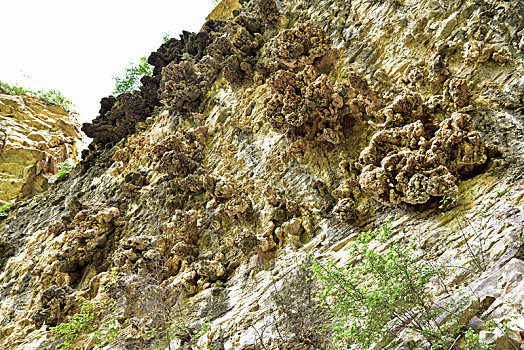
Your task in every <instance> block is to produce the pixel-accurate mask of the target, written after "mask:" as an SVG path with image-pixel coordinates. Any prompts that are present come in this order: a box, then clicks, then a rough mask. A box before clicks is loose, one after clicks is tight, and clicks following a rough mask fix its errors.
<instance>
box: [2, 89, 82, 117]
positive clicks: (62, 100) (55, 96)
mask: <svg viewBox="0 0 524 350" xmlns="http://www.w3.org/2000/svg"><path fill="white" fill-rule="evenodd" d="M2 91H3V93H6V94H8V95H25V96H31V97H34V98H38V99H41V100H44V101H46V102H48V103H52V104H56V105H59V106H61V107H63V108H65V109H66V110H68V111H69V112H71V113H73V114H74V113H76V112H75V105H74V103H73V102H71V100H69V99H67V98H66V97H65V96H64V95H62V93H61V92H60V91H58V90H48V91H46V90H38V91H33V90H30V89H27V88H24V87H22V86H18V85H13V84H9V83H6V82H3V81H0V92H2Z"/></svg>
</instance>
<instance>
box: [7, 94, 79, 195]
mask: <svg viewBox="0 0 524 350" xmlns="http://www.w3.org/2000/svg"><path fill="white" fill-rule="evenodd" d="M83 140H84V136H83V134H82V133H81V132H80V128H79V124H78V122H77V121H76V119H75V118H74V116H72V115H70V114H69V112H68V111H66V110H65V109H63V108H62V107H60V106H57V105H52V104H49V103H47V102H44V101H41V100H38V99H36V98H32V97H28V96H12V95H5V94H0V203H1V202H9V201H11V200H13V199H15V198H23V197H27V196H30V195H33V194H35V193H39V192H42V191H43V190H45V189H47V179H49V178H50V177H51V176H53V175H54V174H56V173H57V172H58V167H57V165H58V164H59V163H63V162H64V161H65V160H66V159H71V160H72V161H73V162H74V163H76V162H78V161H79V160H80V153H79V151H80V148H81V147H82V142H83Z"/></svg>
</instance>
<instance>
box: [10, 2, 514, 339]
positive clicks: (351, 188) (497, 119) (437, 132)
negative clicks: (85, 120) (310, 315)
mask: <svg viewBox="0 0 524 350" xmlns="http://www.w3.org/2000/svg"><path fill="white" fill-rule="evenodd" d="M523 16H524V4H523V3H522V2H518V1H514V2H506V1H496V0H492V1H448V2H446V3H442V2H439V1H408V0H406V1H380V2H379V1H351V2H348V1H338V0H321V1H309V0H292V1H273V0H252V1H249V2H247V4H245V6H243V7H242V8H241V9H239V10H236V11H234V13H233V17H232V18H231V19H229V20H228V21H218V20H210V21H208V22H206V24H205V25H204V26H203V29H202V31H201V32H200V33H197V34H194V33H183V35H182V36H181V38H180V39H179V40H177V39H171V40H170V41H168V42H167V43H165V44H163V45H162V46H161V47H160V48H159V50H158V51H157V52H154V53H152V54H151V56H150V57H149V62H150V63H151V64H153V65H154V66H155V70H154V75H153V76H152V77H145V78H144V79H143V80H142V82H143V87H142V88H141V89H140V90H139V91H136V92H134V93H131V94H122V95H120V96H118V97H116V98H115V97H112V96H111V97H108V98H104V99H102V102H101V110H100V115H99V116H98V117H97V118H96V119H95V120H94V121H93V123H91V124H85V125H84V127H83V130H84V131H85V132H86V134H87V135H88V136H90V137H92V138H93V139H94V141H93V143H92V144H91V146H90V147H89V151H88V152H86V154H85V157H84V160H83V161H82V162H81V163H80V164H79V165H78V166H77V167H76V168H75V170H74V171H73V172H72V174H71V176H70V177H69V178H68V179H66V181H65V182H64V183H62V184H61V185H60V186H59V187H57V188H56V189H55V190H54V191H53V192H50V193H44V194H41V195H38V196H36V197H34V198H33V199H31V201H30V202H29V201H28V202H25V203H21V204H20V206H19V208H18V209H17V210H16V211H15V213H14V215H13V216H12V217H11V218H10V219H8V220H6V222H4V224H3V226H2V228H1V229H2V241H4V242H5V243H2V246H0V249H2V251H0V257H2V260H1V261H0V266H1V273H0V283H1V285H2V288H1V289H0V300H1V304H0V323H1V324H2V328H1V331H0V344H2V346H0V348H2V349H52V348H55V347H56V346H57V344H59V343H60V340H52V339H51V335H50V333H49V327H52V326H56V325H58V324H60V323H63V322H66V321H67V320H68V317H69V316H72V315H74V314H75V313H76V314H79V313H82V310H81V303H82V302H81V300H79V299H78V298H75V296H78V295H82V296H83V297H84V298H86V300H89V303H91V304H90V305H95V306H96V308H97V310H99V311H100V313H97V314H96V317H95V318H96V319H93V320H91V321H90V322H92V324H93V327H94V328H95V329H98V330H99V331H100V332H102V333H103V334H110V330H111V329H112V328H111V327H116V329H117V331H118V339H111V338H105V340H106V341H105V342H102V344H101V347H103V348H106V349H120V348H121V349H148V348H152V347H153V346H155V344H156V345H159V344H160V343H159V342H160V341H164V345H163V346H164V348H168V345H167V343H170V344H171V345H170V348H195V349H203V348H206V347H209V346H214V348H215V349H295V348H296V349H304V348H311V349H316V348H322V347H323V346H324V344H325V343H323V341H324V340H323V341H320V340H317V341H316V342H313V340H312V339H309V340H308V339H305V338H304V337H302V338H301V336H303V333H300V334H299V333H298V332H296V331H292V330H290V328H289V327H287V328H286V327H285V324H286V322H289V319H290V318H289V317H291V315H292V314H293V313H294V312H295V311H296V310H295V311H294V310H292V309H289V313H288V315H282V314H281V313H278V312H275V308H276V306H275V305H277V304H278V302H275V298H276V299H278V297H275V296H278V295H281V296H282V295H284V294H285V292H286V291H289V292H290V293H291V297H290V299H289V300H288V304H289V305H291V306H290V307H292V306H293V305H294V306H295V307H298V306H297V305H296V304H297V303H296V302H294V304H293V303H291V302H290V300H295V301H297V300H298V304H302V305H305V306H307V307H309V305H310V304H306V302H311V300H310V299H307V298H306V296H305V294H307V293H306V292H305V291H306V290H309V288H310V287H309V285H308V284H307V283H306V279H305V278H304V279H302V283H301V284H302V285H303V286H305V287H303V288H302V290H300V289H299V292H297V288H296V284H297V283H296V282H295V283H294V284H293V283H292V281H293V279H295V280H296V278H297V277H296V276H297V274H296V273H295V272H294V271H296V270H297V267H298V266H299V264H300V263H299V262H300V261H301V259H302V258H303V257H304V255H306V253H307V252H309V253H310V254H312V255H314V256H316V257H318V259H319V260H320V261H328V260H331V261H337V262H338V263H339V264H342V263H344V262H346V260H347V257H348V251H347V249H346V248H344V247H345V245H346V244H347V243H349V242H351V241H354V240H355V239H356V237H357V235H358V234H359V233H361V232H364V231H367V230H370V229H373V228H376V227H378V226H379V225H380V224H381V223H383V222H386V221H388V220H390V221H392V225H393V227H395V235H394V236H393V237H390V238H389V241H388V242H386V243H384V244H383V245H378V246H377V247H376V251H377V252H380V251H384V250H387V248H388V246H390V245H391V244H393V242H395V241H398V240H399V239H401V240H406V242H412V243H414V244H415V246H416V250H417V252H418V253H417V254H418V256H419V258H420V259H423V260H425V261H429V262H430V263H432V264H435V265H439V266H440V265H442V266H454V267H456V268H455V269H449V270H448V271H447V274H446V275H445V276H443V277H441V281H440V282H439V283H441V284H444V286H445V288H444V289H442V288H438V286H437V285H438V284H439V283H436V282H435V281H433V282H435V283H434V285H433V284H432V285H431V288H430V290H431V293H432V295H433V297H434V299H433V300H434V301H435V303H437V304H438V303H440V304H442V303H447V304H446V305H448V304H449V303H453V300H455V301H456V300H463V299H462V298H463V297H464V295H466V294H467V295H468V298H466V299H464V300H467V301H466V302H465V303H464V304H465V306H464V307H463V308H462V309H461V311H459V312H457V313H454V314H453V315H452V316H453V317H454V318H455V319H456V322H457V324H458V325H459V326H466V325H468V324H469V326H470V327H472V329H474V332H475V334H479V335H480V336H481V338H482V339H484V340H486V342H492V343H494V344H496V346H497V349H513V348H517V349H518V348H520V347H521V346H522V336H523V335H524V333H523V332H524V315H523V314H522V309H521V305H522V303H523V302H524V300H523V298H524V285H523V279H522V274H523V272H524V261H523V260H522V259H523V241H522V225H523V221H524V216H523V215H524V214H523V212H522V205H523V203H522V199H523V198H524V188H523V180H522V166H523V159H522V154H523V147H524V143H523V140H524V138H523V132H524V129H523V124H522V123H523V120H524V118H523V115H522V103H523V98H524V80H523V78H522V77H523V74H522V73H523V69H524V65H523V58H524V56H523V53H522V50H524V18H523ZM472 190H473V191H472ZM443 196H448V197H451V198H461V199H460V200H459V201H458V203H454V205H455V207H454V209H453V210H454V211H455V212H457V211H460V212H461V214H460V215H461V218H464V220H465V221H457V220H452V219H451V218H452V217H450V216H449V215H444V216H443V215H442V213H443V209H442V208H440V202H439V200H440V199H441V198H442V197H443ZM456 196H459V197H456ZM448 214H449V213H448ZM457 222H458V223H459V225H460V222H466V224H464V225H462V226H460V227H458V226H457ZM299 284H300V283H299ZM293 293H295V294H293ZM474 301H477V303H475V302H474ZM109 305H110V306H109ZM311 309H313V306H311ZM304 312H305V311H304ZM286 317H288V318H287V319H286ZM481 317H484V318H486V317H487V318H489V319H491V320H493V322H495V323H496V324H497V327H494V328H493V327H492V328H489V327H487V326H486V325H484V324H481V323H482V322H481V321H480V318H481ZM175 320H176V322H175ZM477 320H478V321H477ZM169 321H170V322H171V323H169ZM173 322H175V323H173ZM169 324H171V326H172V327H171V331H172V332H166V327H167V328H169V327H168V325H169ZM203 324H204V326H203ZM479 324H481V325H479ZM113 325H116V326H113ZM174 325H176V327H175V326H174ZM279 325H280V328H279ZM404 326H405V329H406V332H404V333H402V332H399V333H397V336H396V338H395V339H394V340H393V341H392V342H391V343H389V345H387V344H385V343H381V344H382V345H380V344H379V345H376V346H375V347H374V348H375V349H378V348H381V346H386V345H387V346H389V347H390V348H398V349H404V348H407V347H408V346H411V347H413V346H414V347H416V348H421V349H427V348H429V345H428V344H427V343H425V342H424V339H421V338H417V337H416V336H410V335H409V332H407V330H408V329H409V328H410V327H409V324H406V325H404ZM504 327H507V328H504ZM175 328H176V329H175ZM89 329H90V328H89ZM153 329H156V331H152V330H153ZM504 329H506V331H503V330H504ZM175 335H176V337H175ZM456 336H457V339H458V340H457V344H463V343H461V341H462V340H460V332H459V333H457V335H456ZM459 340H460V341H459ZM166 341H167V342H166ZM326 341H327V340H326ZM409 341H412V345H408V342H409ZM95 343H96V341H95V339H94V337H93V334H92V333H91V332H90V331H89V330H88V329H82V330H80V331H79V332H78V334H76V335H75V337H74V344H75V346H76V348H79V349H91V348H93V347H94V346H95ZM413 344H414V345H413Z"/></svg>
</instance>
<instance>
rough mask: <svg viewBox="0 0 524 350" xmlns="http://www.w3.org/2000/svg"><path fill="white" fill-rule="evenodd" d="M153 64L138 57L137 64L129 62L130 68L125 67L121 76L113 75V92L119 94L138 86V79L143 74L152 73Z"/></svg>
mask: <svg viewBox="0 0 524 350" xmlns="http://www.w3.org/2000/svg"><path fill="white" fill-rule="evenodd" d="M152 74H153V66H151V65H150V64H149V63H147V58H145V57H140V62H139V63H138V65H134V64H131V68H126V73H125V76H124V77H123V78H118V77H113V80H114V81H115V89H114V90H113V94H115V95H119V94H123V93H125V92H132V91H134V90H136V89H138V88H139V87H140V79H141V78H142V77H143V76H144V75H152Z"/></svg>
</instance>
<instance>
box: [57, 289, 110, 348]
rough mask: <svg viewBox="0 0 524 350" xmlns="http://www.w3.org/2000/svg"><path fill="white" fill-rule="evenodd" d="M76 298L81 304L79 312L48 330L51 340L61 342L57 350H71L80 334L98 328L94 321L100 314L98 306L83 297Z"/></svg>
mask: <svg viewBox="0 0 524 350" xmlns="http://www.w3.org/2000/svg"><path fill="white" fill-rule="evenodd" d="M76 298H77V300H79V301H80V302H81V306H80V312H79V313H76V314H74V315H73V316H72V317H71V318H70V319H69V321H68V322H64V323H60V324H59V325H58V326H56V327H51V328H50V331H51V333H52V334H53V340H58V339H59V340H60V341H61V343H60V345H59V346H58V347H57V349H61V350H69V349H72V348H73V344H74V343H75V341H76V340H77V339H78V338H79V337H80V336H81V335H82V334H87V333H92V332H94V331H95V330H96V329H97V328H98V325H97V324H96V322H95V320H96V319H97V318H98V315H100V313H101V311H100V306H99V305H97V304H95V303H94V302H92V301H91V300H86V299H85V298H84V297H81V296H77V297H76Z"/></svg>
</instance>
